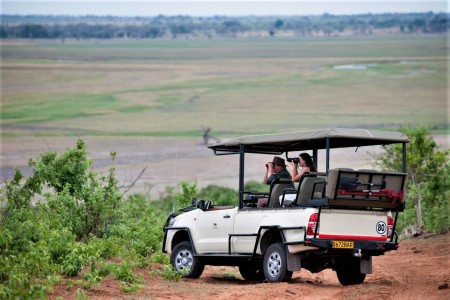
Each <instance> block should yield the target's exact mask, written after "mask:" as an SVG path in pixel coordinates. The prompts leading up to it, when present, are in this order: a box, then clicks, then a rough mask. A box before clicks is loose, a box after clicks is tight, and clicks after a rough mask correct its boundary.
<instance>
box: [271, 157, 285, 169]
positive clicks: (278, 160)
mask: <svg viewBox="0 0 450 300" xmlns="http://www.w3.org/2000/svg"><path fill="white" fill-rule="evenodd" d="M272 163H273V164H275V165H280V166H283V167H286V164H285V163H284V159H283V158H281V157H278V156H274V157H273V160H272Z"/></svg>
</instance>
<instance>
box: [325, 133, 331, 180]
mask: <svg viewBox="0 0 450 300" xmlns="http://www.w3.org/2000/svg"><path fill="white" fill-rule="evenodd" d="M325 142H326V146H327V158H326V170H327V176H328V169H329V168H330V138H328V137H327V138H326V140H325Z"/></svg>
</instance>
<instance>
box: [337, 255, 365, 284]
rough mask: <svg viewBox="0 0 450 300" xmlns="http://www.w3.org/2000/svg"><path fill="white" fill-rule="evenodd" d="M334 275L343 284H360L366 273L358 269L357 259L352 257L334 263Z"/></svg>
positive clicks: (358, 262)
mask: <svg viewBox="0 0 450 300" xmlns="http://www.w3.org/2000/svg"><path fill="white" fill-rule="evenodd" d="M336 275H337V278H338V280H339V282H340V283H341V284H342V285H344V286H346V285H353V284H361V283H363V282H364V279H366V274H362V273H361V271H360V261H359V259H354V258H347V259H342V260H339V261H338V263H337V265H336Z"/></svg>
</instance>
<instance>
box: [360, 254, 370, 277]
mask: <svg viewBox="0 0 450 300" xmlns="http://www.w3.org/2000/svg"><path fill="white" fill-rule="evenodd" d="M359 268H360V272H361V274H372V256H363V257H361V259H360V265H359Z"/></svg>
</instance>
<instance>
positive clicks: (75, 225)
mask: <svg viewBox="0 0 450 300" xmlns="http://www.w3.org/2000/svg"><path fill="white" fill-rule="evenodd" d="M111 155H112V156H114V155H115V153H114V152H112V154H111ZM90 164H91V161H90V160H89V159H88V158H87V150H86V148H85V145H84V143H83V142H82V141H78V143H77V146H76V148H74V149H68V150H67V151H66V152H65V153H63V154H61V155H58V154H56V153H53V152H49V153H44V154H42V155H41V156H40V157H39V159H38V160H36V161H30V166H31V167H32V171H33V174H32V175H31V176H30V177H28V178H24V177H23V176H22V174H21V173H20V172H19V171H17V172H16V174H15V177H14V178H13V179H12V180H11V181H10V182H5V183H4V184H3V185H2V186H1V190H0V200H1V202H0V218H1V219H0V221H1V222H0V298H1V299H14V298H17V299H35V298H46V295H47V294H48V293H49V292H50V291H51V290H52V286H53V285H54V284H56V283H58V282H59V280H58V278H59V277H58V274H63V275H66V276H75V275H79V274H80V272H81V271H82V270H83V269H86V267H88V266H90V267H91V268H90V272H84V274H83V276H82V277H81V278H80V279H78V280H77V284H79V285H81V286H82V287H83V288H84V289H90V288H92V287H93V286H94V285H97V284H99V283H100V282H101V278H102V277H104V276H107V275H110V274H114V276H115V277H116V278H119V280H121V281H125V282H127V287H126V289H127V290H128V291H129V292H132V291H135V290H136V289H137V287H138V286H139V283H140V282H141V279H140V277H139V276H136V275H135V274H134V273H133V272H134V267H135V266H141V267H144V266H147V264H148V263H147V258H148V257H150V256H151V255H153V254H155V253H156V254H157V253H160V250H159V249H161V240H162V235H163V231H162V230H161V228H162V226H163V224H164V221H165V216H163V215H161V214H158V213H157V212H155V209H154V207H153V206H151V205H150V202H149V201H148V200H147V199H145V198H144V197H142V196H133V197H130V198H129V199H128V200H127V201H122V196H121V194H120V192H119V189H118V187H117V181H116V179H115V176H114V170H113V169H111V170H110V172H109V173H108V175H107V176H99V175H97V174H95V173H93V172H92V171H91V170H90V169H89V166H90ZM43 190H45V191H46V192H45V193H42V191H43ZM173 196H174V197H180V196H179V195H177V194H173ZM37 199H39V200H37ZM32 200H33V201H32ZM159 255H160V261H164V257H165V256H164V255H162V254H159ZM116 256H123V257H124V258H125V261H126V263H123V264H119V265H118V266H115V264H113V263H108V262H105V260H106V259H108V258H111V257H116ZM156 257H157V256H156ZM68 282H69V284H71V285H72V286H73V281H68ZM76 296H77V298H79V299H83V298H85V297H86V294H85V293H84V291H83V290H79V291H77V295H76Z"/></svg>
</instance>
